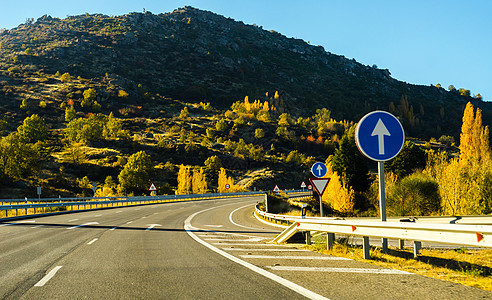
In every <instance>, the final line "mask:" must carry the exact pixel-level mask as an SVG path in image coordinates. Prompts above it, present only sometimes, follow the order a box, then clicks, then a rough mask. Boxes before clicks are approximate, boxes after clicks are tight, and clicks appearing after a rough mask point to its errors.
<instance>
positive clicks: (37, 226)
mask: <svg viewBox="0 0 492 300" xmlns="http://www.w3.org/2000/svg"><path fill="white" fill-rule="evenodd" d="M43 226H44V225H37V226H33V227H31V228H39V227H43Z"/></svg>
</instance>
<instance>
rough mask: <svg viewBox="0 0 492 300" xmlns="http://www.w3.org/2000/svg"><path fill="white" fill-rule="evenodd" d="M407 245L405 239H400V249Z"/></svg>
mask: <svg viewBox="0 0 492 300" xmlns="http://www.w3.org/2000/svg"><path fill="white" fill-rule="evenodd" d="M404 247H405V240H398V249H400V250H403V248H404Z"/></svg>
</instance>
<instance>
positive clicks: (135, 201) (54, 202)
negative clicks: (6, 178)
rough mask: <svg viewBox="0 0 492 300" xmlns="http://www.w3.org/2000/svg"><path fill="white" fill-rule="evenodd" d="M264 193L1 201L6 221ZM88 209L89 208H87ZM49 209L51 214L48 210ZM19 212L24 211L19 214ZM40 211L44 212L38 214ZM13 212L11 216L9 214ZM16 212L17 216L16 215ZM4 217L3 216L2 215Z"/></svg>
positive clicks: (260, 193)
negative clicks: (60, 212)
mask: <svg viewBox="0 0 492 300" xmlns="http://www.w3.org/2000/svg"><path fill="white" fill-rule="evenodd" d="M263 194H264V192H261V191H258V192H242V193H211V194H192V195H164V196H140V197H98V198H93V197H85V198H41V199H39V198H36V199H27V198H24V199H0V203H9V204H3V205H0V212H1V211H5V218H0V220H4V219H6V218H9V217H19V216H33V215H39V214H46V213H52V212H53V208H55V209H57V210H58V211H55V212H59V211H67V210H68V209H70V210H68V211H83V210H87V209H95V208H96V209H97V208H111V207H121V206H128V205H142V204H157V203H166V202H179V201H195V200H211V199H217V198H225V197H227V198H231V197H238V196H254V195H263ZM87 207H88V208H87ZM47 208H49V210H50V211H49V212H47V211H46V209H47ZM32 209H34V213H32V214H28V210H32ZM19 210H21V212H22V210H24V213H23V214H19ZM38 210H42V212H40V213H38V212H37V211H38ZM9 211H10V212H11V215H10V216H9V214H8V212H9ZM14 212H15V214H14ZM2 215H3V214H2Z"/></svg>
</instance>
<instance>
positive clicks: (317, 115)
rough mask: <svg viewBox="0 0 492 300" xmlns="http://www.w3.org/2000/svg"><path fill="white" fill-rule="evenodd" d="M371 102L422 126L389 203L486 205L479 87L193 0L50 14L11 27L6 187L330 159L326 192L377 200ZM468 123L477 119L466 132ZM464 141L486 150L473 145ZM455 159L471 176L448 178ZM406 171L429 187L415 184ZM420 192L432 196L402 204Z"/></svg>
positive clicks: (265, 183) (86, 184)
mask: <svg viewBox="0 0 492 300" xmlns="http://www.w3.org/2000/svg"><path fill="white" fill-rule="evenodd" d="M467 103H469V104H468V106H466V104H467ZM465 106H466V109H467V110H465ZM374 109H384V110H388V111H390V112H392V113H394V114H395V115H397V116H398V117H399V118H400V119H401V121H402V123H403V125H404V128H405V130H406V131H407V136H411V137H414V138H420V140H416V139H411V140H412V141H413V142H411V141H408V142H407V143H406V145H405V147H404V151H403V152H402V154H401V155H400V157H401V159H395V160H394V161H392V162H390V163H389V164H388V167H387V168H388V170H390V171H391V174H392V175H389V176H393V177H391V178H389V182H392V183H393V186H391V184H390V185H389V186H390V188H393V189H394V190H393V191H392V192H391V191H390V193H389V195H390V196H391V195H393V200H394V202H393V203H395V204H394V207H395V208H397V207H400V208H401V210H399V211H394V212H393V213H395V214H405V213H412V214H440V213H445V214H454V213H490V208H491V207H492V204H491V200H490V195H491V191H490V188H487V186H490V182H491V171H490V170H491V169H492V168H490V159H489V158H490V147H489V139H490V137H489V134H488V127H487V126H486V125H487V124H489V123H490V120H491V112H492V108H491V105H490V103H487V102H483V101H482V100H481V98H480V97H471V96H470V91H468V90H465V89H458V90H456V89H453V88H451V87H450V88H449V89H448V90H445V89H443V88H442V87H440V86H439V85H437V86H416V85H411V84H406V83H403V82H400V81H398V80H395V79H393V78H391V76H390V73H389V71H388V70H380V69H378V68H377V67H375V66H372V67H369V66H364V65H362V64H359V63H357V62H356V61H355V60H348V59H346V58H344V57H343V56H338V55H333V54H331V53H329V52H326V51H325V50H324V49H323V48H322V47H319V46H311V45H309V44H308V43H306V42H304V41H302V40H298V39H292V38H287V37H285V36H283V35H281V34H279V33H277V32H274V31H265V30H263V29H262V28H261V27H258V26H255V25H245V24H244V23H242V22H237V21H234V20H231V19H226V18H224V17H222V16H219V15H216V14H214V13H211V12H206V11H200V10H197V9H194V8H190V7H186V8H184V9H179V10H176V11H174V12H172V13H167V14H159V15H154V14H152V13H150V12H147V13H144V14H142V13H130V14H128V15H124V16H117V17H109V16H104V15H89V14H86V15H82V16H75V17H68V18H66V19H63V20H60V19H56V18H51V17H49V16H44V17H42V18H40V19H38V20H36V21H34V20H29V21H28V22H26V24H23V25H20V26H18V27H17V28H14V29H12V30H8V31H3V32H2V33H0V112H1V113H2V114H3V117H2V119H1V121H0V130H1V131H2V136H3V137H2V140H1V141H0V179H1V183H0V184H1V186H2V189H1V191H0V197H2V198H23V197H26V196H27V197H34V196H36V188H35V187H36V186H42V187H43V197H48V196H52V197H57V196H58V195H62V196H74V195H85V196H91V195H93V194H92V190H91V187H92V185H93V184H94V183H95V184H97V186H98V187H99V189H98V191H97V193H96V195H97V196H109V195H118V194H124V195H132V194H133V195H140V194H148V187H149V186H150V184H151V182H153V183H154V184H155V185H156V186H157V187H158V189H159V190H158V193H159V194H163V193H165V194H172V193H201V192H206V191H236V190H242V189H255V188H256V189H267V190H269V189H272V188H273V186H274V185H275V184H278V185H279V186H280V188H282V189H284V188H298V187H299V186H300V183H301V182H302V181H306V180H307V178H308V177H310V175H309V168H310V167H311V165H312V164H313V163H314V162H315V161H327V162H328V164H329V166H330V168H331V169H330V174H331V176H332V181H331V183H330V184H331V186H330V189H331V194H329V195H330V196H326V197H328V198H326V199H325V202H326V204H327V205H329V206H330V207H331V209H332V210H333V212H334V213H338V214H358V213H360V214H373V213H374V212H375V211H377V201H376V200H375V199H377V196H376V195H375V192H374V185H375V182H376V181H375V180H376V178H375V176H374V175H371V172H370V171H371V170H373V169H374V168H375V164H374V163H373V162H370V161H367V160H366V159H364V158H362V157H361V155H360V153H359V152H358V150H357V149H356V146H355V143H354V142H353V135H354V122H356V121H358V119H359V118H360V117H361V116H362V115H363V114H365V113H366V112H368V111H371V110H374ZM470 110H471V111H472V112H473V117H470ZM463 112H465V115H467V116H468V117H466V118H463V122H462V115H463ZM465 119H466V120H472V121H470V122H471V124H473V125H466V124H468V123H469V122H465ZM462 126H464V127H462ZM465 127H466V128H468V127H469V128H475V129H469V130H471V131H470V132H472V131H473V132H474V133H473V134H472V136H473V137H472V138H470V139H467V140H466V142H465V143H464V142H463V141H464V140H463V138H462V136H460V128H461V129H462V130H461V132H462V135H463V134H464V133H463V132H466V130H468V129H466V128H465ZM422 139H425V140H428V141H429V142H421V140H422ZM458 140H461V145H460V148H459V149H458V148H457V147H456V145H455V144H458V143H457V141H458ZM477 141H483V143H482V144H476V143H477ZM474 143H475V144H474ZM419 145H420V146H419ZM464 145H474V146H471V147H472V148H473V149H475V148H476V147H477V145H479V146H478V147H481V149H483V151H482V152H480V153H481V154H480V155H479V156H477V155H478V154H476V153H475V154H471V155H468V154H466V157H468V158H467V159H466V160H465V159H464V157H465V156H464V155H463V154H464V153H466V151H468V150H467V149H469V148H466V147H470V146H466V147H465V146H464ZM463 147H465V148H463ZM458 150H461V154H462V155H461V156H460V157H457V153H458ZM453 168H454V169H453ZM453 170H454V171H456V172H459V174H460V176H462V179H463V180H465V179H466V180H465V181H460V182H459V183H456V186H450V187H446V184H450V182H451V181H450V180H448V179H446V178H447V177H445V176H452V175H451V174H453V172H454V171H453ZM422 171H423V172H422ZM412 176H413V177H412ZM407 178H408V179H407ZM454 178H460V177H457V176H455V177H454ZM405 180H407V181H408V182H407V183H406V181H405ZM463 182H466V184H465V183H463ZM226 184H228V185H229V187H230V188H229V189H228V190H225V185H226ZM411 184H414V186H415V187H414V188H412V190H419V191H421V194H415V196H414V198H412V199H411V200H409V199H408V198H405V197H406V196H402V195H407V194H408V193H406V192H405V191H406V190H405V188H408V187H409V186H411ZM487 184H488V185H487ZM457 188H458V190H465V189H470V188H473V190H474V191H477V192H476V193H475V194H474V193H472V192H462V193H461V194H459V193H458V192H457V190H456V189H457ZM391 193H393V194H391ZM452 193H454V194H452ZM327 195H328V194H327ZM422 195H423V196H422ZM418 197H420V198H418ZM415 199H419V201H420V202H415V201H416V200H415ZM458 199H464V200H462V201H465V202H466V204H465V203H461V204H460V203H458V202H459V201H461V200H458ZM412 201H413V202H412ZM414 202H415V203H421V205H418V207H422V208H421V209H420V210H419V208H416V206H415V205H414V206H412V205H403V204H402V203H414ZM389 205H391V199H389Z"/></svg>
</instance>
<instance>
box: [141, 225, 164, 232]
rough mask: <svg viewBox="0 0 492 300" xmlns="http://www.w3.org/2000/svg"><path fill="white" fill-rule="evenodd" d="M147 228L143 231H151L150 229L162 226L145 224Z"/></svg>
mask: <svg viewBox="0 0 492 300" xmlns="http://www.w3.org/2000/svg"><path fill="white" fill-rule="evenodd" d="M147 226H149V227H148V228H147V229H145V231H148V230H151V229H152V228H154V227H156V226H162V225H161V224H147Z"/></svg>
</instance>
